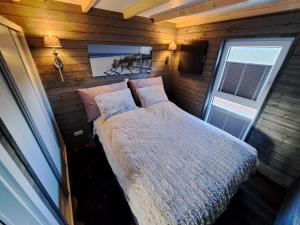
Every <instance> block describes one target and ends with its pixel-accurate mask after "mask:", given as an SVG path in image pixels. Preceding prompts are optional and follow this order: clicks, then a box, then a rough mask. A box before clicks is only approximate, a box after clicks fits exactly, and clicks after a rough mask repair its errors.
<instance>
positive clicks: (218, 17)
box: [176, 0, 300, 28]
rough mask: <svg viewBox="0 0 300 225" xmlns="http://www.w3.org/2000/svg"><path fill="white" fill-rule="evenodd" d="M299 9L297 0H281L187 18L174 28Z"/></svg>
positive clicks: (299, 2) (299, 5) (299, 4)
mask: <svg viewBox="0 0 300 225" xmlns="http://www.w3.org/2000/svg"><path fill="white" fill-rule="evenodd" d="M297 9H300V1H299V0H281V1H277V2H272V3H266V4H260V5H256V6H253V7H249V8H244V9H237V10H233V11H228V12H224V13H218V14H212V15H207V16H201V15H199V16H191V17H190V18H189V16H188V17H187V18H186V19H185V20H183V21H179V22H177V23H176V27H177V28H180V27H187V26H193V25H200V24H207V23H215V22H221V21H227V20H234V19H241V18H247V17H253V16H261V15H266V14H272V13H279V12H285V11H291V10H297Z"/></svg>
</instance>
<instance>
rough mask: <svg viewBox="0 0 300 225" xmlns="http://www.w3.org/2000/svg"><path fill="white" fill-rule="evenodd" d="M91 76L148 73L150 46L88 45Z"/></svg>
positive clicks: (149, 69) (150, 54) (149, 67)
mask: <svg viewBox="0 0 300 225" xmlns="http://www.w3.org/2000/svg"><path fill="white" fill-rule="evenodd" d="M88 51H89V58H90V63H91V67H92V73H93V76H94V77H96V76H116V75H125V74H126V75H129V74H136V73H150V72H151V66H152V47H149V46H124V45H97V44H89V45H88Z"/></svg>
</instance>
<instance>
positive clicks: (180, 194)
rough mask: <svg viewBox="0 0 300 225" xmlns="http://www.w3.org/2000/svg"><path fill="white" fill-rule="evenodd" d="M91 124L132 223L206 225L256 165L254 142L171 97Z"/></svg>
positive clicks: (211, 221) (210, 222) (216, 215)
mask: <svg viewBox="0 0 300 225" xmlns="http://www.w3.org/2000/svg"><path fill="white" fill-rule="evenodd" d="M94 125H95V132H96V133H97V135H98V136H99V140H100V142H101V143H102V145H103V148H104V151H105V153H106V156H107V159H108V161H109V163H110V166H111V168H112V170H113V172H114V173H115V175H116V177H117V179H118V182H119V184H120V186H121V188H122V189H123V191H124V194H125V197H126V199H127V201H128V204H129V206H130V208H131V210H132V212H133V214H134V216H135V217H136V220H137V222H138V224H139V225H167V224H168V225H173V224H174V225H175V224H181V225H186V224H189V225H200V224H212V223H214V221H215V220H216V218H217V217H218V216H219V215H220V214H221V213H222V212H223V211H224V210H225V209H226V207H227V205H228V203H229V202H230V199H231V198H232V196H233V195H234V194H235V193H236V191H237V190H238V188H239V185H240V184H241V183H242V182H244V181H246V180H247V179H248V177H249V175H250V174H251V173H252V172H253V171H254V169H255V167H256V162H257V153H256V150H255V149H254V148H253V147H251V146H250V145H248V144H246V143H245V142H242V141H240V140H239V139H237V138H235V137H233V136H231V135H230V134H228V133H226V132H224V131H222V130H220V129H218V128H216V127H213V126H212V125H210V124H208V123H206V122H204V121H202V120H200V119H198V118H196V117H194V116H192V115H190V114H188V113H187V112H185V111H183V110H181V109H180V108H179V107H177V106H176V105H175V104H173V103H171V102H161V103H158V104H155V105H152V106H150V107H147V108H138V109H136V110H132V111H128V112H125V113H122V114H118V115H115V116H112V117H111V118H109V119H107V120H106V121H104V120H103V119H101V117H100V118H98V119H97V120H96V121H95V122H94Z"/></svg>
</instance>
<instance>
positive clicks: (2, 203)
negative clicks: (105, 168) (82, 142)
mask: <svg viewBox="0 0 300 225" xmlns="http://www.w3.org/2000/svg"><path fill="white" fill-rule="evenodd" d="M18 45H20V43H19V42H18V38H17V35H16V32H15V31H12V30H9V29H8V28H7V27H5V26H2V25H0V128H1V130H0V131H1V132H2V133H3V135H4V136H5V138H6V139H8V140H10V141H11V142H13V143H14V144H15V147H11V148H12V149H13V150H15V151H16V152H17V153H18V154H17V155H16V156H14V157H12V156H11V155H7V153H6V152H5V150H6V151H7V149H9V148H7V146H2V148H1V149H0V150H1V154H2V155H3V157H2V155H1V158H0V176H2V178H3V179H2V180H0V196H1V194H3V196H5V198H2V196H1V197H0V220H2V221H3V222H5V221H4V220H6V221H9V222H5V223H7V224H51V225H52V224H65V220H64V219H63V217H62V215H61V212H60V208H61V199H62V197H63V194H64V191H65V189H64V188H65V186H64V185H63V184H64V181H63V180H62V177H63V176H62V171H63V169H62V160H61V152H60V147H59V144H58V142H59V141H58V140H57V138H56V134H55V131H54V128H53V127H52V126H51V124H50V122H51V121H50V119H49V118H48V117H47V113H46V111H45V106H44V105H43V102H42V100H41V96H40V95H39V92H38V91H37V89H36V87H35V85H34V83H33V81H32V80H31V79H30V74H28V73H29V71H28V68H27V69H26V66H25V64H24V63H25V62H24V60H25V59H24V58H22V57H21V55H22V52H21V49H20V48H18ZM4 128H5V129H4ZM3 129H4V130H5V132H3ZM0 147H1V146H0ZM16 149H17V150H16ZM17 156H18V157H17ZM20 156H21V158H22V159H23V160H21V164H22V165H23V167H22V168H20V165H17V163H16V162H17V160H16V159H17V158H18V159H19V158H20ZM10 161H11V162H12V163H11V164H12V165H10V164H9V162H10ZM13 163H15V165H14V166H13ZM19 164H20V163H19ZM22 170H23V171H22ZM24 171H25V172H26V171H27V172H28V171H29V172H28V173H27V174H26V173H24ZM17 174H20V176H19V175H17ZM29 178H31V179H32V180H31V181H29V180H30V179H29ZM9 180H13V182H16V183H14V185H8V184H7V182H8V181H9ZM26 182H27V184H29V186H28V185H26V184H25V183H26ZM29 193H31V194H29ZM33 193H34V194H33ZM27 198H29V199H30V200H31V201H29V200H28V199H27ZM26 199H27V200H26ZM10 205H11V207H9V208H8V207H7V206H10ZM22 207H23V208H22ZM33 208H34V209H37V210H38V211H36V212H35V211H34V210H33ZM32 210H33V211H32ZM28 213H29V214H28ZM13 215H20V216H19V217H18V216H13ZM22 215H24V218H26V216H25V215H27V216H29V217H28V220H26V219H24V220H21V218H23V217H22ZM30 215H31V217H32V218H31V217H30ZM42 215H43V216H42ZM35 217H36V218H35ZM43 217H45V218H43ZM18 221H23V223H20V222H18ZM25 222H26V223H25Z"/></svg>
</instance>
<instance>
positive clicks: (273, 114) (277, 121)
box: [171, 10, 300, 187]
mask: <svg viewBox="0 0 300 225" xmlns="http://www.w3.org/2000/svg"><path fill="white" fill-rule="evenodd" d="M299 18H300V11H299V10H298V11H292V12H288V13H281V14H274V15H267V16H260V17H253V18H245V19H240V20H233V21H227V22H220V23H212V24H204V25H197V26H191V27H184V28H179V29H177V43H179V44H183V43H190V42H192V41H195V40H208V41H209V47H208V54H207V60H206V62H205V66H204V70H203V73H202V75H201V76H189V75H188V74H183V73H180V72H174V73H173V75H172V79H171V91H172V97H173V100H174V101H175V102H176V103H177V104H178V105H179V106H180V107H182V108H183V109H185V110H186V111H188V112H190V113H192V114H194V115H195V116H198V117H200V116H201V114H202V110H203V106H204V103H205V99H206V93H207V91H208V85H209V81H210V79H212V74H213V66H214V63H215V61H216V57H217V52H218V51H219V48H220V43H221V40H222V39H226V38H243V37H277V36H282V35H284V36H296V35H299V33H300V20H299ZM292 51H293V55H292V57H291V58H290V59H289V62H288V65H287V67H286V69H285V70H284V72H283V74H282V76H281V77H280V80H279V83H278V84H277V85H276V87H275V90H274V91H273V93H272V96H271V98H270V99H269V101H268V103H267V105H266V107H265V108H264V111H263V113H262V115H261V117H260V119H259V121H258V123H257V124H256V126H255V129H254V131H253V133H252V135H251V137H250V139H249V143H250V144H251V145H253V146H254V147H255V148H256V149H257V150H258V154H259V158H260V165H259V170H260V171H261V172H262V173H264V174H265V175H266V176H268V177H270V178H271V179H273V180H274V181H276V182H277V183H279V184H281V185H283V186H285V187H287V186H288V185H289V184H290V183H291V182H292V181H293V180H294V179H295V178H296V177H299V176H300V167H299V165H300V138H299V137H300V128H299V127H300V119H299V112H300V104H299V103H300V102H299V96H300V91H299V84H300V76H299V71H300V57H299V56H300V43H298V44H297V46H296V48H295V49H293V50H292ZM176 57H177V58H178V57H179V53H177V55H176ZM174 62H178V59H176V60H174Z"/></svg>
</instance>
